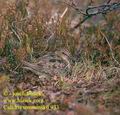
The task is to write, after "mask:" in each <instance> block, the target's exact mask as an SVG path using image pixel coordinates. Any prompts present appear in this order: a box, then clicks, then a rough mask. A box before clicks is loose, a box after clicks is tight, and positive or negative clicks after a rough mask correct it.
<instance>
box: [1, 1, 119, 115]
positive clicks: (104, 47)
mask: <svg viewBox="0 0 120 115" xmlns="http://www.w3.org/2000/svg"><path fill="white" fill-rule="evenodd" d="M16 1H17V0H16ZM16 1H15V0H6V1H4V0H0V101H1V102H0V103H1V105H0V107H1V110H0V115H33V114H34V115H119V114H120V110H119V108H120V87H119V84H120V53H119V52H120V10H119V9H118V10H115V11H111V12H109V13H107V14H105V17H103V16H102V15H99V16H94V17H92V18H89V19H88V20H86V21H85V22H84V23H82V24H81V25H80V26H79V28H77V29H75V30H74V31H73V30H72V29H71V28H72V27H73V26H75V25H76V24H77V23H78V22H79V21H80V20H82V19H83V16H81V14H78V13H77V12H76V11H75V10H74V9H73V8H71V7H68V5H66V4H65V3H61V2H60V3H56V2H55V1H54V0H18V1H17V2H16ZM75 1H76V2H77V0H75ZM78 1H79V2H80V3H81V4H80V3H78V5H79V4H80V7H83V6H84V8H85V7H87V2H89V0H78ZM99 1H100V0H96V1H95V0H93V3H92V5H96V4H100V2H99ZM114 1H115V2H119V0H118V1H117V0H112V1H111V3H112V2H114ZM83 2H84V4H83ZM6 88H7V89H9V93H10V92H16V91H37V92H39V91H42V92H44V94H45V96H44V99H45V100H46V102H45V103H44V104H47V103H51V104H55V103H57V104H59V105H60V108H59V110H45V111H44V110H16V111H9V110H7V111H5V110H2V106H3V103H2V100H4V98H5V97H4V96H3V95H2V92H3V90H4V89H6ZM8 98H11V97H10V96H8ZM15 98H17V97H15ZM30 98H33V97H30ZM38 98H39V97H38ZM21 99H24V97H21ZM17 104H18V103H17ZM30 104H31V103H23V105H30ZM32 105H34V103H32ZM37 105H40V103H37Z"/></svg>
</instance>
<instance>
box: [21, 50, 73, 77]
mask: <svg viewBox="0 0 120 115" xmlns="http://www.w3.org/2000/svg"><path fill="white" fill-rule="evenodd" d="M70 57H71V56H70V53H69V52H68V51H67V50H65V49H60V50H57V51H55V53H53V52H52V53H48V54H46V55H44V56H42V57H40V58H39V59H38V60H37V62H36V63H30V62H26V61H23V65H24V67H23V68H24V69H26V70H30V71H31V72H33V73H34V74H36V75H38V76H43V75H44V76H54V75H60V74H61V73H64V75H65V76H66V75H70V73H71V71H72V63H71V62H72V60H71V58H70Z"/></svg>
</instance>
